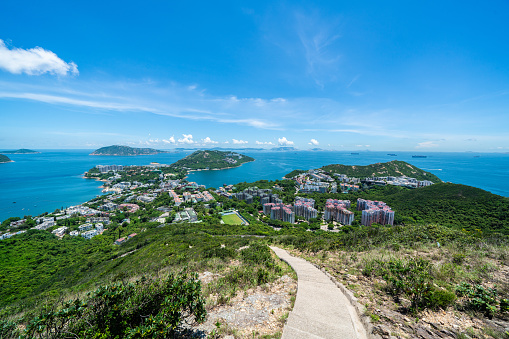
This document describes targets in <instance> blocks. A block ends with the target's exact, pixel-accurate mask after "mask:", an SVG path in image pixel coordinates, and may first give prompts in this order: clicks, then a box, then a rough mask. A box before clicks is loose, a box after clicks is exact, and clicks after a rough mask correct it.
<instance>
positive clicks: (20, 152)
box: [0, 148, 41, 154]
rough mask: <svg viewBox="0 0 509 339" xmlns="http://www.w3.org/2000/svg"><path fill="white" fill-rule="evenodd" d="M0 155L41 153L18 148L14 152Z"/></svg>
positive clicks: (5, 152)
mask: <svg viewBox="0 0 509 339" xmlns="http://www.w3.org/2000/svg"><path fill="white" fill-rule="evenodd" d="M0 153H3V154H37V153H41V152H37V151H33V150H31V149H26V148H20V149H18V150H15V151H3V152H0Z"/></svg>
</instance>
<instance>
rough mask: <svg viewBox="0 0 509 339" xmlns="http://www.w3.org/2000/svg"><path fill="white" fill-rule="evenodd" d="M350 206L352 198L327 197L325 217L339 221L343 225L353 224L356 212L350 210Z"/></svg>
mask: <svg viewBox="0 0 509 339" xmlns="http://www.w3.org/2000/svg"><path fill="white" fill-rule="evenodd" d="M350 206H351V204H350V200H337V199H327V201H326V202H325V210H324V212H323V218H324V219H325V220H333V221H337V222H339V223H340V224H343V225H351V224H352V222H353V220H354V213H353V212H352V211H349V210H348V208H350Z"/></svg>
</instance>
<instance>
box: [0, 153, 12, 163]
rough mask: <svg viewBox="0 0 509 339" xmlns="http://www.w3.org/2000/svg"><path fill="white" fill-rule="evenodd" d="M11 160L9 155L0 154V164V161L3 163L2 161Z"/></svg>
mask: <svg viewBox="0 0 509 339" xmlns="http://www.w3.org/2000/svg"><path fill="white" fill-rule="evenodd" d="M11 161H12V160H11V159H9V157H8V156H6V155H3V154H0V164H1V163H4V162H11Z"/></svg>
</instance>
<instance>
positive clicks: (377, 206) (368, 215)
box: [357, 198, 394, 226]
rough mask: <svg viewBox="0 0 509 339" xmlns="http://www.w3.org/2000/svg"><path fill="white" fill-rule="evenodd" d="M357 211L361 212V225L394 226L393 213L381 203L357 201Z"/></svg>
mask: <svg viewBox="0 0 509 339" xmlns="http://www.w3.org/2000/svg"><path fill="white" fill-rule="evenodd" d="M357 210H358V211H362V219H361V224H362V225H365V226H370V225H371V224H372V223H379V224H382V225H393V224H394V211H392V210H391V208H390V207H389V206H387V204H386V203H384V202H383V201H372V200H364V199H360V198H359V199H357Z"/></svg>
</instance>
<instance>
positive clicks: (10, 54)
mask: <svg viewBox="0 0 509 339" xmlns="http://www.w3.org/2000/svg"><path fill="white" fill-rule="evenodd" d="M0 69H3V70H4V71H7V72H9V73H13V74H21V73H25V74H28V75H41V74H45V73H49V74H53V75H60V76H65V75H69V74H71V75H78V73H79V72H78V66H77V65H76V64H75V63H74V62H68V63H67V62H65V61H63V60H62V59H60V58H59V57H58V56H57V55H56V54H55V53H53V52H52V51H48V50H45V49H44V48H41V47H34V48H30V49H22V48H16V47H14V48H12V49H9V48H8V47H7V46H6V45H5V42H4V41H3V40H1V39H0Z"/></svg>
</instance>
